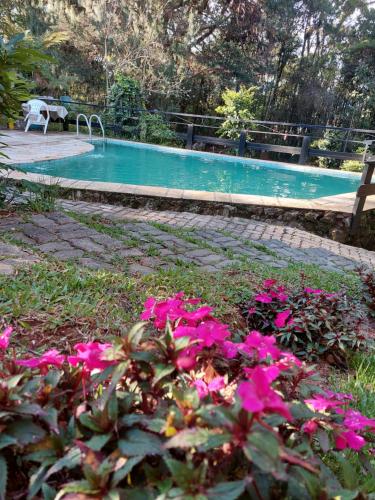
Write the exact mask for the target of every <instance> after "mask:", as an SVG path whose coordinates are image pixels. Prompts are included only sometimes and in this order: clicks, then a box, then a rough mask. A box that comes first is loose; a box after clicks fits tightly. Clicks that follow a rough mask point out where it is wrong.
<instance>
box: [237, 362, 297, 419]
mask: <svg viewBox="0 0 375 500" xmlns="http://www.w3.org/2000/svg"><path fill="white" fill-rule="evenodd" d="M238 395H239V396H240V398H241V400H242V407H243V408H244V409H245V410H247V411H249V412H251V413H278V414H279V415H281V416H283V417H285V418H286V419H287V420H291V419H292V416H291V414H290V411H289V409H288V406H287V405H286V404H285V403H284V401H283V400H282V399H281V397H280V396H279V395H278V394H277V393H276V392H275V391H274V390H273V389H272V387H271V386H270V383H269V380H268V377H267V374H266V373H264V371H263V370H262V369H261V368H260V367H259V366H257V367H256V368H254V370H253V372H252V374H251V380H249V381H248V382H241V383H240V385H239V386H238Z"/></svg>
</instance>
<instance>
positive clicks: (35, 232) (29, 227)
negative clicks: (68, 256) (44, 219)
mask: <svg viewBox="0 0 375 500" xmlns="http://www.w3.org/2000/svg"><path fill="white" fill-rule="evenodd" d="M19 229H20V230H21V231H22V232H23V233H24V234H25V235H26V236H28V237H29V238H31V239H33V240H34V241H36V242H37V243H41V244H42V243H49V242H50V241H55V240H56V238H57V237H56V235H55V234H53V233H50V232H49V231H47V230H46V229H43V228H41V227H39V226H34V224H30V223H26V224H23V225H21V226H20V227H19Z"/></svg>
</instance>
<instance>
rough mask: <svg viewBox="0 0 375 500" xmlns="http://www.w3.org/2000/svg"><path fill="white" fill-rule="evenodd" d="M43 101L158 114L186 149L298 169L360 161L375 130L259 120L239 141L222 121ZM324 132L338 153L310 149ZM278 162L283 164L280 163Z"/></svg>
mask: <svg viewBox="0 0 375 500" xmlns="http://www.w3.org/2000/svg"><path fill="white" fill-rule="evenodd" d="M44 100H47V101H48V100H49V101H54V102H60V103H62V104H63V105H66V106H68V107H69V106H70V107H71V109H72V111H73V109H75V111H76V112H81V111H82V110H85V109H90V108H91V109H94V110H95V113H98V112H102V113H103V114H104V117H105V116H106V115H108V112H109V111H112V112H114V114H115V115H119V116H125V117H126V118H127V119H128V120H138V119H139V116H140V115H141V113H145V112H147V113H155V114H160V115H162V116H163V117H164V118H165V119H166V120H167V121H168V122H169V123H170V125H171V126H172V127H174V129H175V131H176V134H177V136H178V137H179V138H180V139H181V140H183V141H184V142H185V147H186V148H187V149H192V148H194V144H196V143H201V144H204V145H206V144H209V145H214V146H223V147H226V148H230V149H234V150H236V151H237V154H238V155H239V156H244V155H245V154H246V152H247V151H258V152H261V153H283V154H288V155H291V156H292V157H296V156H297V157H298V163H299V164H301V165H306V164H308V163H309V161H310V160H311V158H313V157H322V158H330V159H333V160H339V161H345V160H358V161H363V160H364V157H365V154H363V153H356V152H353V151H350V148H351V147H352V146H353V145H354V146H355V145H363V146H364V147H365V150H367V147H368V143H369V142H371V141H372V140H375V130H369V129H356V128H347V127H336V126H333V125H311V124H305V123H289V122H274V121H262V120H249V122H246V124H248V127H249V128H247V129H246V128H244V130H243V131H242V132H241V133H240V134H239V138H238V139H227V138H224V137H220V136H218V135H217V134H218V130H219V129H220V124H221V123H222V122H223V121H224V120H225V118H223V117H219V116H210V115H198V114H192V113H179V112H172V111H160V110H147V111H146V110H144V109H133V110H129V109H126V108H122V107H121V106H120V107H119V106H117V107H115V106H106V105H101V104H94V103H88V102H82V101H71V102H69V103H67V102H66V101H60V100H59V99H52V98H49V99H47V98H45V97H44ZM69 123H71V124H75V120H73V119H69V118H68V119H67V120H66V123H65V127H66V126H67V125H68V124H69ZM103 123H104V126H105V128H106V129H107V130H111V131H113V132H114V133H116V134H119V135H121V134H122V133H123V131H124V128H123V125H122V124H121V123H120V124H119V123H108V121H106V120H105V119H104V120H103ZM246 124H244V125H246ZM80 125H82V126H85V123H84V122H82V123H80ZM97 126H98V125H97V124H96V123H94V124H93V127H97ZM259 129H261V130H259ZM207 131H211V133H214V134H216V135H207V133H205V132H207ZM327 131H329V132H334V133H336V134H339V135H340V136H339V137H337V138H335V142H337V143H338V144H340V143H341V148H340V149H341V150H340V151H333V150H327V149H317V148H315V147H311V143H312V142H313V141H314V140H315V139H317V138H321V137H322V135H323V134H324V133H325V132H327ZM258 138H259V139H258ZM270 139H272V140H273V142H272V143H271V142H267V141H270ZM275 141H279V142H280V141H281V142H286V141H288V142H289V143H290V144H288V145H287V144H278V143H275ZM366 143H367V145H366ZM279 160H280V161H282V159H279Z"/></svg>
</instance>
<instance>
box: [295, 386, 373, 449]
mask: <svg viewBox="0 0 375 500" xmlns="http://www.w3.org/2000/svg"><path fill="white" fill-rule="evenodd" d="M350 401H353V396H352V395H351V394H343V393H339V392H332V391H326V392H325V393H324V394H319V395H315V396H314V398H312V399H306V400H305V403H306V404H308V405H309V406H311V407H312V408H313V409H314V410H316V411H318V412H326V411H327V410H332V411H334V412H335V413H336V414H338V415H340V416H342V417H344V419H343V421H342V423H341V424H336V425H334V426H333V429H334V431H335V443H336V448H337V449H338V450H344V449H345V448H350V449H352V450H355V451H358V450H360V449H361V448H363V447H364V446H365V444H366V440H365V438H364V437H363V436H361V435H360V434H358V432H359V431H370V430H371V431H374V430H375V419H371V418H368V417H366V416H364V415H362V414H361V413H360V412H359V411H357V410H353V409H352V408H347V405H348V403H349V402H350ZM318 428H319V419H317V420H310V421H309V422H307V423H306V424H305V425H304V426H303V430H304V431H305V432H306V433H308V434H310V435H313V434H315V432H316V431H317V430H318Z"/></svg>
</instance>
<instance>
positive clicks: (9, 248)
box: [0, 242, 27, 257]
mask: <svg viewBox="0 0 375 500" xmlns="http://www.w3.org/2000/svg"><path fill="white" fill-rule="evenodd" d="M0 255H12V256H20V257H24V256H25V255H26V256H27V253H26V252H24V251H23V250H22V249H21V248H20V247H17V246H16V245H12V244H10V243H2V242H0Z"/></svg>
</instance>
